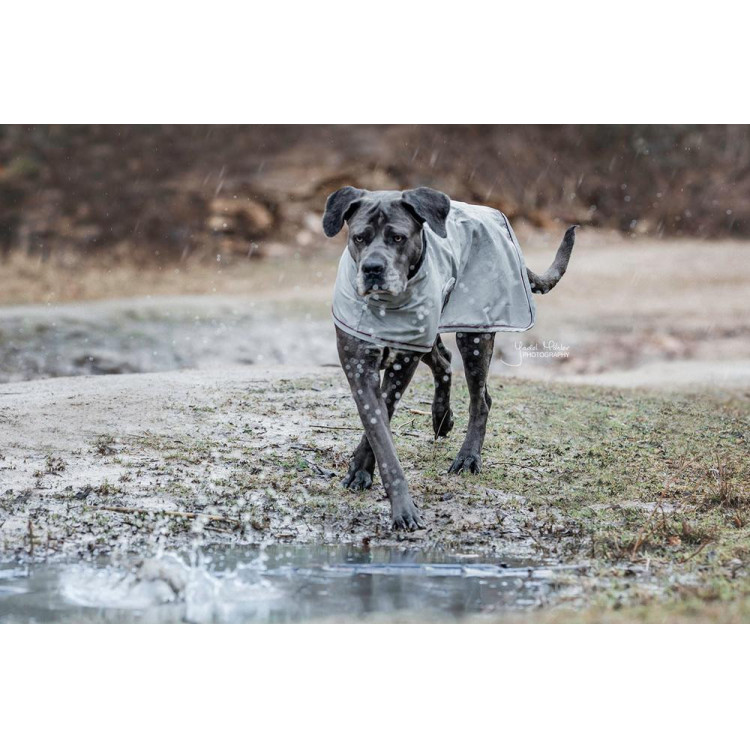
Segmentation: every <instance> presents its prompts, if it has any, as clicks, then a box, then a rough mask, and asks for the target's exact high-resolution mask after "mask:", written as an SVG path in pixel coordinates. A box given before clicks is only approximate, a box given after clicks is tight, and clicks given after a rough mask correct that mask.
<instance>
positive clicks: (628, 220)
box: [0, 125, 750, 393]
mask: <svg viewBox="0 0 750 750" xmlns="http://www.w3.org/2000/svg"><path fill="white" fill-rule="evenodd" d="M347 184H351V185H355V186H358V187H365V188H369V189H373V190H374V189H386V188H404V189H405V188H409V187H415V186H418V185H428V186H431V187H434V188H437V189H439V190H442V191H444V192H446V193H448V194H449V195H450V196H451V197H452V198H454V199H456V200H461V201H466V202H470V203H481V204H485V205H489V206H494V207H496V208H498V209H500V210H501V211H503V212H504V213H505V214H506V215H507V216H508V217H509V218H510V220H511V221H512V223H513V225H514V228H515V230H516V233H517V234H518V235H519V239H520V241H521V244H522V247H523V248H524V253H525V256H526V261H527V265H529V267H531V268H532V269H534V270H536V271H543V270H544V269H545V268H546V267H547V266H548V265H549V263H550V262H551V261H552V258H553V256H554V252H555V250H556V248H557V245H558V243H559V240H560V238H561V236H562V232H563V230H564V228H565V227H566V226H567V225H569V224H572V223H577V224H580V225H581V230H580V231H579V234H578V242H577V244H576V249H575V252H574V255H573V258H572V261H571V264H570V268H569V271H568V274H567V276H566V277H565V279H564V280H563V281H562V282H561V284H560V285H559V286H558V287H557V289H555V290H554V292H553V293H551V294H550V295H548V296H546V297H544V298H540V297H537V298H536V299H537V303H538V305H537V306H538V321H539V322H538V324H537V326H536V327H535V328H534V329H532V330H531V331H529V332H527V333H525V334H520V335H501V336H498V337H497V356H496V362H495V369H496V370H497V371H503V372H505V373H506V374H508V375H511V376H522V377H532V378H553V379H561V380H567V381H570V382H597V383H603V384H611V385H622V386H653V387H660V388H664V387H670V388H671V387H680V386H695V385H699V386H702V387H704V386H705V387H711V388H720V389H723V388H727V389H731V390H732V391H733V392H735V393H737V392H740V393H746V392H747V391H748V390H750V335H749V334H750V293H749V292H750V127H747V126H685V125H681V126H655V125H627V126H615V125H607V126H572V125H569V126H533V125H527V126H488V125H482V126H471V125H466V126H412V125H398V126H288V125H285V126H237V127H225V126H221V127H217V126H167V125H164V126H122V127H121V126H0V381H5V382H8V381H14V380H25V379H35V378H46V377H55V376H67V375H100V374H112V373H121V372H148V371H156V370H169V369H181V368H202V367H209V366H211V367H214V366H217V365H219V366H222V365H226V366H230V365H247V364H262V365H277V364H278V365H289V366H296V367H306V366H310V365H328V364H331V365H333V364H335V363H336V361H337V358H336V353H335V346H334V334H333V327H332V324H331V322H330V317H329V312H328V311H329V305H330V297H331V291H332V284H333V279H334V276H335V269H336V263H337V260H338V257H339V256H340V254H341V251H342V249H343V247H344V244H345V233H342V234H341V235H340V236H339V237H336V238H334V239H332V240H330V239H326V238H325V237H324V235H323V233H322V231H321V228H320V219H321V213H322V209H323V206H324V204H325V199H326V197H327V195H328V194H329V193H331V192H332V191H334V190H335V189H337V188H339V187H341V186H343V185H347ZM550 344H552V346H550ZM520 347H525V350H524V349H521V348H520ZM534 351H536V352H537V353H539V352H545V351H549V352H553V351H554V352H557V354H554V355H552V354H550V355H549V356H543V355H542V354H537V355H534V353H533V352H534Z"/></svg>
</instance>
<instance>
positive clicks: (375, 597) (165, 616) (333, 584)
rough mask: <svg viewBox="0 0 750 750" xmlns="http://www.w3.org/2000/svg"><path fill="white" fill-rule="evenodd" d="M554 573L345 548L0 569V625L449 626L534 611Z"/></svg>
mask: <svg viewBox="0 0 750 750" xmlns="http://www.w3.org/2000/svg"><path fill="white" fill-rule="evenodd" d="M561 586H562V584H561V583H560V581H559V580H558V579H557V574H556V571H555V569H554V568H539V567H528V566H526V565H524V564H523V561H518V560H516V561H500V560H497V559H491V558H480V557H479V556H460V555H455V554H447V553H440V552H431V553H425V552H421V551H404V550H395V549H383V548H380V549H372V550H371V549H369V548H364V547H353V546H343V545H338V546H337V545H318V546H315V545H297V546H292V545H290V546H287V545H277V546H269V547H265V548H259V547H221V546H214V547H206V548H203V549H201V550H199V551H198V552H197V553H196V554H195V555H193V556H192V559H188V557H187V556H177V555H172V554H164V555H160V556H158V557H153V558H148V559H127V560H125V561H124V562H117V563H116V562H115V561H113V560H99V561H97V562H92V563H81V562H76V563H67V564H66V563H47V564H45V563H35V564H33V565H27V566H19V565H4V566H0V622H157V623H159V622H309V621H315V620H334V621H358V620H370V619H379V620H388V619H389V618H390V619H399V620H405V619H408V620H414V621H455V620H461V619H463V618H465V617H467V616H470V615H474V614H489V613H493V612H503V611H511V610H515V611H518V610H523V609H528V608H532V607H536V606H540V605H542V604H544V603H545V602H547V601H548V598H549V596H550V595H551V594H553V593H555V592H556V591H559V589H560V587H561Z"/></svg>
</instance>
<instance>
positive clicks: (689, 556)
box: [682, 539, 713, 564]
mask: <svg viewBox="0 0 750 750" xmlns="http://www.w3.org/2000/svg"><path fill="white" fill-rule="evenodd" d="M712 541H713V539H708V540H707V541H705V542H703V544H701V546H700V547H698V549H697V550H695V552H693V554H692V555H688V556H687V557H686V558H685V559H684V560H683V561H682V562H683V564H684V563H686V562H687V561H688V560H692V559H693V558H694V557H695V556H696V555H700V553H701V552H703V550H704V549H706V547H708V545H709V544H711V542H712Z"/></svg>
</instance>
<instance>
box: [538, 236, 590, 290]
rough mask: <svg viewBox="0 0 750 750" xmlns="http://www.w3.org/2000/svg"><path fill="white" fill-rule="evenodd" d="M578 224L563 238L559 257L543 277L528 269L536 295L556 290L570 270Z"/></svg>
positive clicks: (558, 251) (556, 256)
mask: <svg viewBox="0 0 750 750" xmlns="http://www.w3.org/2000/svg"><path fill="white" fill-rule="evenodd" d="M577 226H578V224H574V225H573V226H572V227H570V229H568V231H567V232H565V236H564V237H563V240H562V242H561V243H560V247H558V248H557V255H555V260H554V262H553V263H552V265H551V266H550V267H549V268H548V269H547V270H546V271H545V272H544V273H543V274H542V275H541V276H538V275H537V274H535V273H534V272H533V271H530V270H529V269H528V268H527V269H526V273H527V275H528V277H529V284H530V285H531V291H532V292H534V294H547V292H548V291H549V290H550V289H554V288H555V286H556V285H557V282H558V281H560V279H561V278H562V277H563V274H564V273H565V271H566V270H567V268H568V261H569V260H570V254H571V253H572V252H573V244H574V243H575V241H576V227H577Z"/></svg>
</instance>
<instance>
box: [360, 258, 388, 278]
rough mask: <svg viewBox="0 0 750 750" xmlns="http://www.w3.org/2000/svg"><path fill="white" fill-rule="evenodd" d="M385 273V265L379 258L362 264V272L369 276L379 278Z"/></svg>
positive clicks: (369, 259) (370, 259)
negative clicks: (378, 276)
mask: <svg viewBox="0 0 750 750" xmlns="http://www.w3.org/2000/svg"><path fill="white" fill-rule="evenodd" d="M383 271H385V263H383V261H382V260H378V259H377V258H368V259H367V260H366V261H365V262H364V263H363V264H362V272H363V273H366V274H367V275H368V276H377V275H379V274H382V273H383Z"/></svg>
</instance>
